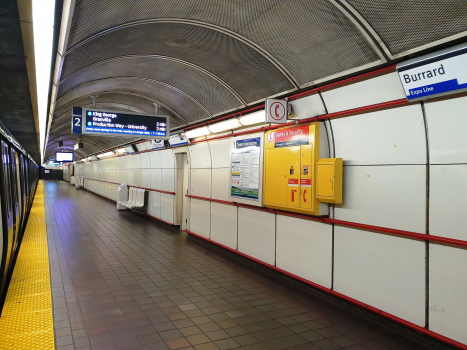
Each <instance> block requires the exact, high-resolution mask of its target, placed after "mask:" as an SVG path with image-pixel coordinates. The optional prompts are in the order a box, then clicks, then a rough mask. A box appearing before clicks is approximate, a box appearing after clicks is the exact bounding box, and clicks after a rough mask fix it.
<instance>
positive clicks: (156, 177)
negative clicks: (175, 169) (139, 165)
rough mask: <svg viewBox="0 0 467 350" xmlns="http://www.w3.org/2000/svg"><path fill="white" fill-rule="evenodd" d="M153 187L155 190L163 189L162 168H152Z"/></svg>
mask: <svg viewBox="0 0 467 350" xmlns="http://www.w3.org/2000/svg"><path fill="white" fill-rule="evenodd" d="M150 187H151V188H153V189H155V190H160V189H162V170H161V169H151V186H150Z"/></svg>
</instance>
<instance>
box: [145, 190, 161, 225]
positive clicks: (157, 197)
mask: <svg viewBox="0 0 467 350" xmlns="http://www.w3.org/2000/svg"><path fill="white" fill-rule="evenodd" d="M148 198H149V204H148V213H149V215H152V216H154V217H156V218H159V219H160V218H161V193H160V192H155V191H149V195H148Z"/></svg>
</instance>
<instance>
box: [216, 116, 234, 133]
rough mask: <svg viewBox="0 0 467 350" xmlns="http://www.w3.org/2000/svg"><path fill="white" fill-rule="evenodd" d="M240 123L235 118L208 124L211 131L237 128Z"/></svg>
mask: <svg viewBox="0 0 467 350" xmlns="http://www.w3.org/2000/svg"><path fill="white" fill-rule="evenodd" d="M240 126H241V125H240V123H239V122H238V119H237V118H233V119H228V120H224V121H221V122H219V123H215V124H211V125H209V127H208V128H209V131H211V132H213V133H217V132H221V131H225V130H231V129H236V128H239V127H240Z"/></svg>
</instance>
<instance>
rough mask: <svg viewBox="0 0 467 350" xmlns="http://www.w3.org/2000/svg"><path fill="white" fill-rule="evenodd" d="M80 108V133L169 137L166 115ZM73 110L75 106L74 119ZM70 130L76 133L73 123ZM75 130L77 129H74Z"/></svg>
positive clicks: (149, 137)
mask: <svg viewBox="0 0 467 350" xmlns="http://www.w3.org/2000/svg"><path fill="white" fill-rule="evenodd" d="M80 109H81V110H82V122H81V124H82V129H81V133H82V134H85V135H107V136H123V137H125V136H127V137H142V138H146V139H164V140H167V139H168V138H169V131H168V130H169V120H168V117H167V116H161V115H150V114H138V113H133V114H128V113H122V112H120V111H111V110H103V109H94V108H80ZM75 112H78V110H77V109H76V107H74V108H73V120H75ZM77 120H78V119H76V121H77ZM76 128H77V126H76ZM72 130H73V133H74V134H75V133H76V134H77V133H78V132H75V125H74V124H73V129H72ZM76 131H78V130H77V129H76Z"/></svg>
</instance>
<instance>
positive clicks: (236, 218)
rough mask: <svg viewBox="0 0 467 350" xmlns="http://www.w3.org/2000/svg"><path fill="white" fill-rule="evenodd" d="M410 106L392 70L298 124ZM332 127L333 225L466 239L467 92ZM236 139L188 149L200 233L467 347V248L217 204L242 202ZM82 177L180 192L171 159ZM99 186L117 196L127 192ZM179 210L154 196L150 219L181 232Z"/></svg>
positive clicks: (315, 103) (310, 108)
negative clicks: (336, 164) (339, 192)
mask: <svg viewBox="0 0 467 350" xmlns="http://www.w3.org/2000/svg"><path fill="white" fill-rule="evenodd" d="M404 97H405V95H404V91H403V90H402V86H401V84H400V82H399V80H398V76H397V74H396V73H395V72H390V73H387V74H383V75H379V76H376V77H372V78H370V79H366V80H361V81H357V82H355V83H352V84H348V85H345V86H340V87H337V88H333V89H328V90H324V91H322V98H320V96H319V95H318V94H315V95H311V96H307V97H304V98H301V99H299V100H294V101H292V102H291V104H292V105H293V109H294V115H293V116H292V117H293V118H296V119H298V120H300V119H304V118H309V117H313V116H316V115H321V114H325V113H326V111H327V112H328V113H334V112H339V111H344V110H349V109H353V108H358V107H362V106H368V105H373V104H377V103H382V102H387V101H393V100H397V99H402V98H404ZM325 123H326V130H327V136H328V138H329V145H330V150H329V155H328V156H329V157H339V158H343V159H344V200H343V204H341V205H336V206H335V208H332V210H331V217H333V218H334V219H338V220H344V221H350V222H354V223H362V224H367V225H375V226H381V227H386V228H392V229H398V230H404V231H411V232H416V233H420V234H427V235H428V234H431V235H436V236H442V237H448V238H455V239H460V240H464V241H467V229H466V227H467V218H466V216H465V215H464V213H463V212H464V208H465V207H466V206H467V195H466V194H467V184H466V181H465V178H466V176H467V138H465V130H467V97H466V96H465V95H452V96H451V97H449V98H445V99H434V100H428V101H427V102H425V103H419V102H418V103H411V104H409V105H404V106H401V107H395V108H388V109H383V110H377V111H372V112H366V113H355V114H353V115H350V116H345V117H343V118H340V119H332V120H328V121H326V122H325ZM251 136H252V137H253V136H254V134H252V135H251ZM230 141H231V139H230V138H226V139H221V140H211V141H206V142H200V143H196V144H193V145H191V146H189V147H188V149H189V151H188V154H189V158H190V164H191V167H190V185H189V191H190V194H191V195H192V196H197V197H203V198H204V199H200V198H190V199H189V201H190V203H189V220H188V224H187V225H188V226H187V229H188V230H189V231H191V232H193V233H195V234H197V235H200V236H203V237H205V238H207V239H210V240H212V241H215V242H217V243H220V244H222V245H225V246H227V247H229V248H231V249H234V250H238V251H239V252H242V253H244V254H246V255H249V256H251V257H253V258H255V259H258V260H260V261H263V262H265V263H267V264H270V265H273V266H276V267H278V268H280V269H282V270H285V271H287V272H290V273H292V274H294V275H297V276H299V277H302V278H304V279H306V280H309V281H311V282H314V283H317V284H319V285H321V286H324V287H326V288H330V289H333V290H335V291H337V292H339V293H342V294H344V295H346V296H348V297H351V298H353V299H356V300H358V301H361V302H363V303H366V304H368V305H370V306H373V307H376V308H378V309H381V310H383V311H385V312H388V313H390V314H392V315H395V316H397V317H400V318H402V319H404V320H407V321H409V322H411V323H413V324H415V325H418V326H421V327H427V328H428V329H430V330H432V331H434V332H437V333H439V334H441V335H444V336H446V337H449V338H451V339H454V340H456V341H458V342H461V343H465V344H467V334H466V333H465V329H464V325H465V324H467V298H465V292H464V291H465V290H466V288H467V279H466V278H464V277H465V276H466V275H467V251H466V250H465V249H463V248H460V247H457V246H449V245H442V244H438V243H429V244H428V243H425V242H424V241H420V240H413V239H409V238H404V237H401V236H395V235H389V234H382V233H378V232H372V231H367V230H359V229H355V228H348V227H343V226H337V225H336V226H334V225H330V224H325V223H321V222H314V221H310V220H306V219H300V218H297V217H290V216H286V215H282V214H278V213H274V212H271V211H261V210H256V209H252V208H245V207H238V206H235V205H229V204H228V203H219V202H213V201H210V200H209V199H215V200H220V201H231V199H230V197H229V193H230V173H229V166H230ZM174 150H176V149H174ZM76 168H77V170H78V169H79V170H78V172H79V173H77V175H78V176H85V177H89V178H94V179H98V180H106V181H113V182H122V183H128V184H134V185H137V186H141V187H148V188H154V189H161V190H165V191H174V184H175V180H174V179H175V178H176V176H175V171H176V170H175V162H174V155H173V154H172V150H163V151H154V152H148V153H141V154H136V155H128V156H125V157H117V158H113V159H108V160H104V161H98V162H92V163H90V164H80V165H78V166H77V167H76ZM98 183H99V184H98ZM88 184H89V189H91V190H93V191H95V192H97V193H100V194H103V193H104V195H106V196H108V197H112V196H114V194H115V189H116V187H117V186H118V185H110V184H109V185H105V183H100V182H95V183H93V182H91V181H89V182H87V184H86V187H87V186H88ZM96 186H97V187H96ZM97 188H99V189H97ZM175 205H176V203H174V196H170V195H164V194H163V193H157V192H151V195H150V206H149V208H150V209H149V210H150V213H152V214H151V215H153V216H155V217H157V218H161V219H163V220H164V221H167V222H170V223H173V222H175V219H174V206H175ZM427 246H428V249H426V248H427ZM426 267H428V271H429V273H428V274H427V273H426V271H427V270H426ZM427 286H429V287H427ZM426 300H429V304H428V313H427V312H426V311H427V310H426ZM426 315H428V317H426Z"/></svg>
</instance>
